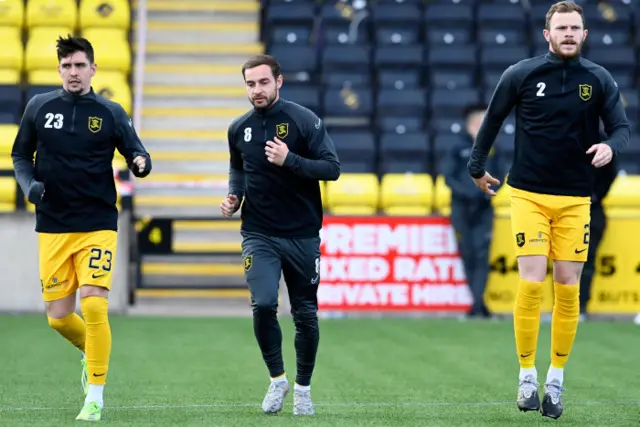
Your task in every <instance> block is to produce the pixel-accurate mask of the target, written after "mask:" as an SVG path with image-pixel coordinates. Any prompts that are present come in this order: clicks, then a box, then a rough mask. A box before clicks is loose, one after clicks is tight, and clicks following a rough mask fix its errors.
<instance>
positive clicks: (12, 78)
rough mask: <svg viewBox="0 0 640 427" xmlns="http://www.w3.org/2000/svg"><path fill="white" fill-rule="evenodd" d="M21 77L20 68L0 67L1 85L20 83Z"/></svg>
mask: <svg viewBox="0 0 640 427" xmlns="http://www.w3.org/2000/svg"><path fill="white" fill-rule="evenodd" d="M21 79H22V77H21V75H20V70H4V69H2V68H0V84H2V85H15V84H20V80H21Z"/></svg>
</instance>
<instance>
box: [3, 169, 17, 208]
mask: <svg viewBox="0 0 640 427" xmlns="http://www.w3.org/2000/svg"><path fill="white" fill-rule="evenodd" d="M15 208H16V181H15V179H13V178H12V177H7V176H0V213H2V212H12V211H14V210H15Z"/></svg>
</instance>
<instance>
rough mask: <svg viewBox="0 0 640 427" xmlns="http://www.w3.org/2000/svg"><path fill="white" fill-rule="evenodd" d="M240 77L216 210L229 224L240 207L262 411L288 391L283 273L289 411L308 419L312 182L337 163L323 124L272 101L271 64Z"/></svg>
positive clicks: (315, 280) (315, 273) (315, 242)
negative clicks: (289, 372) (287, 342)
mask: <svg viewBox="0 0 640 427" xmlns="http://www.w3.org/2000/svg"><path fill="white" fill-rule="evenodd" d="M242 75H243V77H244V80H245V85H246V90H247V94H248V97H249V101H250V102H251V104H253V109H251V110H250V111H248V112H247V113H246V114H244V115H243V116H242V117H239V118H237V119H236V120H234V121H233V123H232V124H231V125H230V127H229V132H228V138H229V153H230V172H229V173H230V177H229V192H228V196H227V197H226V198H225V199H224V200H223V201H222V203H221V205H220V209H221V211H222V214H223V215H224V216H225V217H227V218H230V217H231V216H232V215H233V214H234V213H235V212H236V211H237V210H238V209H239V208H240V206H241V205H242V212H241V219H242V227H241V233H242V237H243V240H242V257H243V262H244V271H245V277H246V280H247V283H248V285H249V290H250V292H251V303H252V308H253V329H254V334H255V337H256V339H257V341H258V345H259V347H260V350H261V352H262V357H263V360H264V362H265V364H266V365H267V369H268V371H269V376H270V377H271V381H270V384H269V387H268V390H267V393H266V396H265V397H264V400H263V402H262V409H263V411H264V412H265V413H267V414H274V413H277V412H279V411H280V410H282V407H283V404H284V399H285V397H286V396H287V394H288V393H289V388H290V387H289V382H288V380H287V376H286V372H285V368H284V362H283V359H282V332H281V329H280V326H279V323H278V318H277V311H278V287H279V281H280V276H281V274H283V275H284V279H285V282H286V285H287V291H288V293H289V300H290V303H291V314H292V316H293V322H294V324H295V329H296V332H295V349H296V359H297V372H296V378H295V385H294V390H293V413H294V415H313V414H314V406H313V403H312V401H311V376H312V373H313V369H314V366H315V361H316V353H317V351H318V342H319V331H318V318H317V311H318V299H317V291H318V284H319V282H320V235H319V232H320V228H321V227H322V218H323V211H322V200H321V197H320V184H319V181H335V180H337V179H338V177H339V176H340V163H339V161H338V156H337V154H336V150H335V147H334V144H333V141H332V140H331V138H330V137H329V135H328V134H327V131H326V130H325V127H324V123H323V121H322V120H320V119H319V118H318V117H317V116H316V115H315V114H314V113H313V112H311V111H310V110H308V109H306V108H304V107H302V106H300V105H298V104H295V103H293V102H290V101H286V100H284V99H281V98H280V96H279V91H280V88H281V86H282V75H281V74H280V65H279V64H278V62H277V61H276V60H275V59H274V58H272V57H270V56H268V55H258V56H255V57H253V58H250V59H249V60H248V61H247V62H246V63H245V64H244V66H243V67H242ZM243 202H244V203H243Z"/></svg>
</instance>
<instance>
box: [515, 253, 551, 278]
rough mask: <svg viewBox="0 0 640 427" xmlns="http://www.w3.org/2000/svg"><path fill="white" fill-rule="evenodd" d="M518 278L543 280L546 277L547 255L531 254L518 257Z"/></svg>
mask: <svg viewBox="0 0 640 427" xmlns="http://www.w3.org/2000/svg"><path fill="white" fill-rule="evenodd" d="M518 272H519V274H520V278H521V279H524V280H527V281H529V282H544V281H545V279H546V278H547V257H545V256H543V255H531V256H521V257H518Z"/></svg>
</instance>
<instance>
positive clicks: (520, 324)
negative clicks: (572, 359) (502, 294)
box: [513, 279, 542, 369]
mask: <svg viewBox="0 0 640 427" xmlns="http://www.w3.org/2000/svg"><path fill="white" fill-rule="evenodd" d="M541 302H542V283H540V282H530V281H528V280H523V279H520V281H519V282H518V294H517V296H516V304H515V307H514V310H513V329H514V331H515V335H516V350H517V352H518V361H519V362H520V367H521V368H524V369H526V368H533V367H535V363H536V348H537V346H538V332H539V331H540V303H541Z"/></svg>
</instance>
